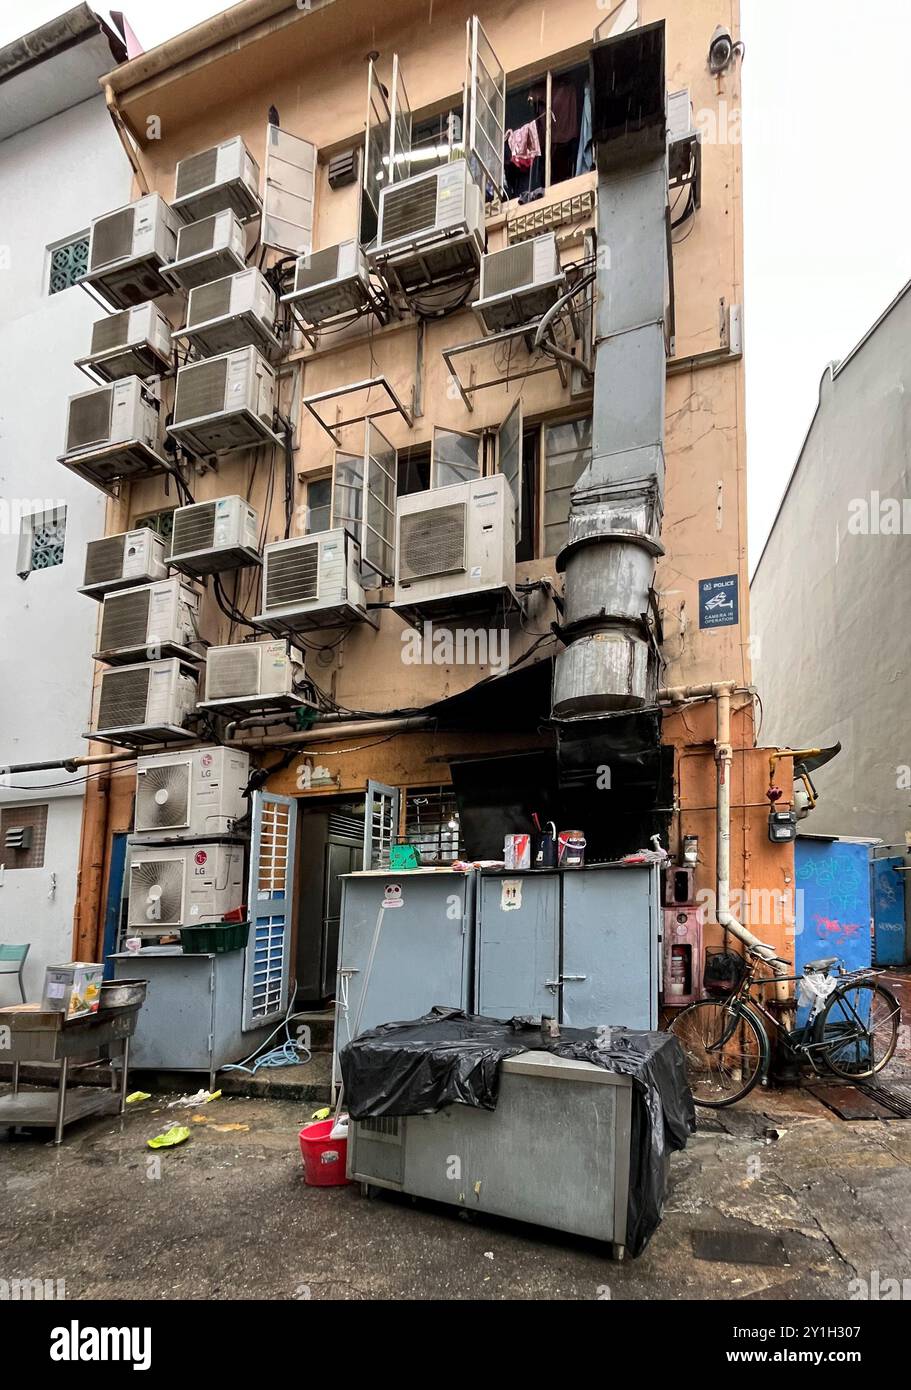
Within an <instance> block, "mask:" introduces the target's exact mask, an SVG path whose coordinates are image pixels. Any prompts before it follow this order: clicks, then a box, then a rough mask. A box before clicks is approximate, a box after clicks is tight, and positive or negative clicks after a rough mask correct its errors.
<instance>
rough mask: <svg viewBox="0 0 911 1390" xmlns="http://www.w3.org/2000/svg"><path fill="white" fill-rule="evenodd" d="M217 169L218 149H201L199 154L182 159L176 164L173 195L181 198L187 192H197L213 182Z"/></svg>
mask: <svg viewBox="0 0 911 1390" xmlns="http://www.w3.org/2000/svg"><path fill="white" fill-rule="evenodd" d="M217 170H218V149H217V147H215V146H213V147H212V149H211V150H201V151H200V153H199V154H192V155H190V157H189V159H182V160H181V161H180V163H179V164H178V166H177V184H176V189H175V197H176V198H183V197H185V196H186V195H187V194H188V193H198V192H199V190H200V189H201V188H208V187H209V185H210V184H213V183H214V182H215V175H216V172H217Z"/></svg>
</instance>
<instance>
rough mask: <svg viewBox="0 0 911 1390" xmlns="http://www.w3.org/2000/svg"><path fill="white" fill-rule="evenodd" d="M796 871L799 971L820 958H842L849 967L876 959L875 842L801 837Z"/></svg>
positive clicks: (798, 838)
mask: <svg viewBox="0 0 911 1390" xmlns="http://www.w3.org/2000/svg"><path fill="white" fill-rule="evenodd" d="M794 871H795V877H796V880H797V903H796V908H797V911H796V914H795V915H796V918H797V940H796V942H795V952H794V958H795V964H796V968H797V971H798V972H801V971H802V970H803V967H804V965H805V964H806V963H807V961H810V960H817V959H819V958H820V957H821V956H837V957H838V959H839V960H841V961H843V962H844V964H845V966H846V967H847V968H848V969H849V970H859V969H861V968H862V967H863V966H868V965H869V964H870V963H871V960H872V938H871V932H870V922H871V917H872V911H871V904H870V846H869V845H866V844H852V843H851V842H849V841H847V840H822V839H820V840H816V839H811V838H809V837H807V836H802V835H799V836H798V837H797V840H796V842H795V845H794Z"/></svg>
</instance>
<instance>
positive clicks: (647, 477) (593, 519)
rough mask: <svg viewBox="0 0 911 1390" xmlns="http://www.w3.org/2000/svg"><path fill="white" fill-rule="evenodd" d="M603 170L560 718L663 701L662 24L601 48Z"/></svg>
mask: <svg viewBox="0 0 911 1390" xmlns="http://www.w3.org/2000/svg"><path fill="white" fill-rule="evenodd" d="M591 88H592V99H593V100H592V111H593V120H592V129H593V136H594V142H595V148H596V156H597V168H598V251H597V257H598V261H597V279H596V281H595V286H596V290H597V294H596V309H595V364H594V370H595V375H594V399H593V405H592V459H591V463H590V465H589V466H588V468H586V470H585V471H584V473H583V474H582V476H581V477H580V478H579V480H578V482H577V483H576V486H575V488H574V489H573V492H572V497H571V505H570V515H569V535H568V541H567V544H566V547H565V548H564V550H563V551H562V552H561V554H560V555H559V556H558V558H557V567H558V569H561V570H564V571H565V575H566V612H565V616H564V626H563V630H562V635H563V638H564V641H565V642H566V646H565V648H564V650H563V651H562V652H561V653H560V654H559V656H558V657H557V660H556V664H555V670H554V690H553V717H554V718H555V719H557V720H577V719H596V718H600V717H602V716H604V715H606V714H612V713H615V712H617V711H620V710H635V709H641V708H642V707H643V706H646V705H650V704H653V703H654V701H655V698H656V693H657V684H658V652H657V646H656V641H655V627H654V620H653V618H652V616H651V608H652V597H653V583H654V576H655V561H656V557H657V556H658V555H661V554H663V547H662V545H661V542H660V539H659V537H660V534H661V519H662V514H663V509H664V390H665V375H666V352H667V321H668V304H669V297H670V294H669V280H670V270H669V243H668V221H667V199H668V191H667V177H668V175H667V126H666V103H667V96H666V86H665V64H664V21H663V20H661V21H660V22H658V23H657V24H649V25H646V26H645V27H644V28H641V29H635V30H633V31H632V32H630V33H628V34H623V35H620V36H619V37H617V38H611V39H606V40H604V41H603V42H602V43H596V44H595V45H594V47H593V48H592V50H591Z"/></svg>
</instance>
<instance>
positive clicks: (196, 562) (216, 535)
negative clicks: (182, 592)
mask: <svg viewBox="0 0 911 1390" xmlns="http://www.w3.org/2000/svg"><path fill="white" fill-rule="evenodd" d="M259 563H260V557H259V514H258V513H257V512H256V511H254V509H253V508H252V507H251V506H250V504H249V502H246V501H245V500H244V498H243V497H216V498H215V499H214V501H212V502H194V503H192V504H191V505H190V506H189V507H178V508H177V510H176V511H175V513H174V530H173V532H172V535H171V553H170V555H169V556H168V564H169V565H170V566H171V568H172V569H176V570H180V571H181V572H182V573H183V574H191V575H195V574H220V573H222V572H223V571H224V570H235V569H240V568H241V567H242V566H244V565H258V564H259Z"/></svg>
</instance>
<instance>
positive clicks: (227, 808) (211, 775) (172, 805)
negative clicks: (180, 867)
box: [133, 748, 250, 838]
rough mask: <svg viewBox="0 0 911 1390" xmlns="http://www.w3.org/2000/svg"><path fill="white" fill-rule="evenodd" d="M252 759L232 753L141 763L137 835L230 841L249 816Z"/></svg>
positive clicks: (160, 757) (168, 756)
mask: <svg viewBox="0 0 911 1390" xmlns="http://www.w3.org/2000/svg"><path fill="white" fill-rule="evenodd" d="M249 780H250V757H249V754H247V753H239V752H237V751H235V750H234V749H232V748H193V749H191V750H190V751H189V752H186V753H183V752H181V753H153V754H151V755H150V756H147V757H144V758H139V759H137V762H136V810H135V815H134V818H133V823H134V827H135V830H136V833H137V835H142V836H152V835H154V836H157V837H159V838H162V837H168V838H172V837H180V836H184V835H228V834H230V833H231V832H232V831H233V829H234V826H235V823H236V822H237V821H239V820H242V819H243V817H244V816H245V815H246V813H247V810H248V803H247V801H246V799H245V797H244V792H245V790H246V787H247V783H248V782H249Z"/></svg>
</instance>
